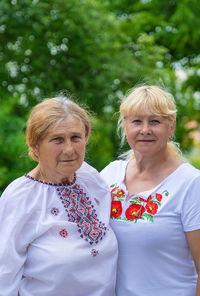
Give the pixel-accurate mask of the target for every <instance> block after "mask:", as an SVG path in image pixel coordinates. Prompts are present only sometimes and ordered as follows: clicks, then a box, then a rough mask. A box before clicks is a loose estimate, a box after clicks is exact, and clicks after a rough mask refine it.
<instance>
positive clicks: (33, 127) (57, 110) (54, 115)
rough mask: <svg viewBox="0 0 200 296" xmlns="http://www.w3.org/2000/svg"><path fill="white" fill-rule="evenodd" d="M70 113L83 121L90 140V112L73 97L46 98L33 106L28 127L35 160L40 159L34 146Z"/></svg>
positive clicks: (31, 150)
mask: <svg viewBox="0 0 200 296" xmlns="http://www.w3.org/2000/svg"><path fill="white" fill-rule="evenodd" d="M69 115H71V116H74V117H76V118H78V119H79V120H80V121H81V122H82V124H83V126H84V128H85V137H86V139H87V140H88V138H89V136H90V131H91V124H90V118H89V113H88V112H87V111H86V110H85V109H83V108H82V107H80V106H79V105H78V104H76V103H75V102H73V101H72V100H71V99H68V98H66V97H63V96H62V97H61V96H60V97H56V98H50V99H45V100H43V101H42V102H41V103H39V104H37V105H36V106H35V107H33V109H32V111H31V113H30V116H29V119H28V121H27V128H26V143H27V146H28V149H29V151H28V153H29V156H30V157H31V158H32V159H33V160H35V161H38V157H37V155H35V153H34V147H35V146H36V145H37V144H38V143H39V142H40V141H41V140H42V139H44V138H45V137H46V136H47V134H48V132H49V130H50V129H51V128H52V127H55V126H56V125H57V124H59V123H60V122H61V121H62V120H64V119H66V118H67V117H68V116H69Z"/></svg>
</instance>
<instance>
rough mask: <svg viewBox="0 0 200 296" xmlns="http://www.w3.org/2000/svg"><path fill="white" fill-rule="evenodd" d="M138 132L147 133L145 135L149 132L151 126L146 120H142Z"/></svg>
mask: <svg viewBox="0 0 200 296" xmlns="http://www.w3.org/2000/svg"><path fill="white" fill-rule="evenodd" d="M140 133H142V134H147V135H148V134H150V133H151V126H150V125H149V123H148V122H144V123H143V124H142V126H141V130H140Z"/></svg>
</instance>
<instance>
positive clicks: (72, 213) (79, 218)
mask: <svg viewBox="0 0 200 296" xmlns="http://www.w3.org/2000/svg"><path fill="white" fill-rule="evenodd" d="M57 192H58V195H59V198H60V199H61V201H62V203H63V205H64V207H65V210H66V212H67V214H68V221H70V222H75V223H76V224H77V227H78V231H79V232H80V237H82V238H84V239H85V240H86V241H88V242H89V243H90V244H93V243H98V242H99V241H100V240H102V238H103V237H104V235H105V234H106V230H107V228H106V226H105V224H104V223H102V222H101V221H99V219H98V217H97V213H96V210H95V209H94V206H93V205H92V203H91V201H90V200H89V197H88V196H86V194H85V193H84V192H83V190H82V189H81V188H80V187H79V186H78V185H77V184H75V185H73V186H71V187H64V186H63V187H58V188H57Z"/></svg>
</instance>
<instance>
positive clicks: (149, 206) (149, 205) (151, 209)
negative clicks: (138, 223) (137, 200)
mask: <svg viewBox="0 0 200 296" xmlns="http://www.w3.org/2000/svg"><path fill="white" fill-rule="evenodd" d="M145 209H147V212H148V213H149V214H152V215H155V214H156V213H157V210H158V205H157V204H156V203H154V202H153V201H149V202H148V203H147V204H146V206H145Z"/></svg>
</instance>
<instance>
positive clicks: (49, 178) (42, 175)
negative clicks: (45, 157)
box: [35, 164, 75, 184]
mask: <svg viewBox="0 0 200 296" xmlns="http://www.w3.org/2000/svg"><path fill="white" fill-rule="evenodd" d="M35 169H36V172H35V173H36V175H37V179H39V180H40V181H43V182H47V183H53V184H66V183H67V184H71V183H73V182H74V179H75V173H74V174H72V175H69V176H67V177H63V176H57V177H55V176H53V175H51V174H50V173H48V172H46V171H45V170H44V169H42V168H41V166H40V165H39V164H38V166H37V167H36V168H35Z"/></svg>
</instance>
